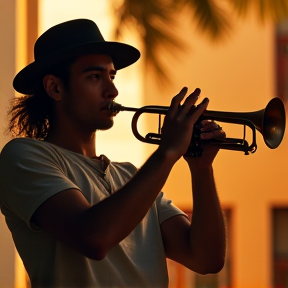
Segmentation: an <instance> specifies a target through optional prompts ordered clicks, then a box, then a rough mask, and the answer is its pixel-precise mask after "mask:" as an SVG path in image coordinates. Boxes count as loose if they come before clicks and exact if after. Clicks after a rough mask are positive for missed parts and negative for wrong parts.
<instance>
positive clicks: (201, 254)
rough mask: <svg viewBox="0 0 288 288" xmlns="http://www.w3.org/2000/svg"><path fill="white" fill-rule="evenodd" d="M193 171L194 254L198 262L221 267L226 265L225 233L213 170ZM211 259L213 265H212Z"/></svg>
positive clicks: (192, 244) (192, 231)
mask: <svg viewBox="0 0 288 288" xmlns="http://www.w3.org/2000/svg"><path fill="white" fill-rule="evenodd" d="M190 169H191V173H192V187H193V215H192V221H191V228H190V244H191V247H192V249H193V251H192V253H193V255H194V257H195V258H197V259H198V261H206V263H211V267H213V266H215V267H219V265H220V264H219V262H223V263H224V258H225V250H226V233H225V225H224V219H223V213H222V209H221V206H220V203H219V199H218V195H217V191H216V187H215V182H214V176H213V168H212V166H207V167H202V168H199V167H198V168H196V167H191V166H190ZM210 259H211V260H212V259H213V261H211V262H210ZM209 265H210V264H209ZM220 266H221V265H220ZM211 269H212V270H213V268H211ZM215 270H217V269H216V268H215Z"/></svg>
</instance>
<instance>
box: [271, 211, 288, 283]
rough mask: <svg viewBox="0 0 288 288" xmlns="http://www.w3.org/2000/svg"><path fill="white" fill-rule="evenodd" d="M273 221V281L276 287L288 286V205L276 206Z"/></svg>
mask: <svg viewBox="0 0 288 288" xmlns="http://www.w3.org/2000/svg"><path fill="white" fill-rule="evenodd" d="M272 223H273V234H272V235H273V275H274V279H273V283H274V286H273V287H274V288H287V287H288V207H287V208H274V209H273V212H272Z"/></svg>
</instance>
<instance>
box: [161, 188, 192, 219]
mask: <svg viewBox="0 0 288 288" xmlns="http://www.w3.org/2000/svg"><path fill="white" fill-rule="evenodd" d="M156 205H157V211H158V218H159V223H160V224H161V223H162V222H164V221H165V220H167V219H169V218H171V217H173V216H176V215H184V216H185V217H187V218H188V216H187V214H186V213H184V212H183V211H182V210H181V209H179V208H178V207H176V206H175V205H174V204H173V203H172V201H171V200H169V199H166V198H165V197H164V193H163V192H160V193H159V195H158V197H157V199H156Z"/></svg>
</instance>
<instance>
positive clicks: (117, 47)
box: [13, 41, 140, 95]
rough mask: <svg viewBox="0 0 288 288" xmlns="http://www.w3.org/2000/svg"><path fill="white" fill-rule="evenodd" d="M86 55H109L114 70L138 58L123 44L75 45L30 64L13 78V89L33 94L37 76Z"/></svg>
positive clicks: (134, 51) (136, 52) (131, 47)
mask: <svg viewBox="0 0 288 288" xmlns="http://www.w3.org/2000/svg"><path fill="white" fill-rule="evenodd" d="M87 54H106V55H110V56H111V57H112V60H113V64H114V67H115V69H116V70H120V69H122V68H125V67H127V66H129V65H131V64H133V63H135V62H136V61H137V60H138V59H139V58H140V52H139V50H137V49H136V48H134V47H133V46H130V45H128V44H124V43H119V42H108V41H106V42H90V43H85V44H82V45H76V46H72V47H69V48H68V49H63V50H60V51H57V53H54V54H50V55H49V56H48V57H45V58H43V59H41V60H36V61H34V62H32V63H30V64H29V65H27V66H26V67H25V68H23V69H22V70H21V71H20V72H19V73H18V74H17V75H16V76H15V78H14V80H13V87H14V89H15V90H16V91H17V92H19V93H22V94H27V95H30V94H33V92H34V87H35V84H36V82H38V81H39V76H44V73H45V72H47V71H48V70H49V68H51V67H53V66H55V65H57V64H59V63H61V62H63V61H65V60H67V59H69V58H73V57H77V56H81V55H87Z"/></svg>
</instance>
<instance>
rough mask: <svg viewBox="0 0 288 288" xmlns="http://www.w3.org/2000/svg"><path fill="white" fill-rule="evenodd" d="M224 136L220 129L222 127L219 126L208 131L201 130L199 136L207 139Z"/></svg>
mask: <svg viewBox="0 0 288 288" xmlns="http://www.w3.org/2000/svg"><path fill="white" fill-rule="evenodd" d="M225 137H226V133H225V132H224V131H223V130H222V127H219V128H217V129H214V130H212V131H211V130H210V131H209V132H203V133H201V134H200V138H201V139H202V140H207V139H212V138H216V139H223V138H225Z"/></svg>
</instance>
